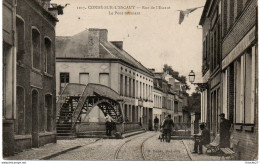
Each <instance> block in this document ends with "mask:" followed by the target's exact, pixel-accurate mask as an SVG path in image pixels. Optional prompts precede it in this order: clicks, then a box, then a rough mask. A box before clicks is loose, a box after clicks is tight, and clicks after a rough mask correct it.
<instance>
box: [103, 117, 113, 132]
mask: <svg viewBox="0 0 260 164" xmlns="http://www.w3.org/2000/svg"><path fill="white" fill-rule="evenodd" d="M105 121H106V135H108V136H111V131H112V121H113V118H112V117H111V116H110V115H109V114H108V115H107V116H106V117H105Z"/></svg>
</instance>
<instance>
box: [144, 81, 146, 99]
mask: <svg viewBox="0 0 260 164" xmlns="http://www.w3.org/2000/svg"><path fill="white" fill-rule="evenodd" d="M143 98H144V99H146V95H145V84H144V83H143Z"/></svg>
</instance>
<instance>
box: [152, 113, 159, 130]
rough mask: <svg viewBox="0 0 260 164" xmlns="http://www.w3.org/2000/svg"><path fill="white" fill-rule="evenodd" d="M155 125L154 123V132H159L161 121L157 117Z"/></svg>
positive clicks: (154, 121)
mask: <svg viewBox="0 0 260 164" xmlns="http://www.w3.org/2000/svg"><path fill="white" fill-rule="evenodd" d="M153 123H154V130H155V131H156V132H157V130H158V125H159V119H158V118H157V116H155V118H154V120H153Z"/></svg>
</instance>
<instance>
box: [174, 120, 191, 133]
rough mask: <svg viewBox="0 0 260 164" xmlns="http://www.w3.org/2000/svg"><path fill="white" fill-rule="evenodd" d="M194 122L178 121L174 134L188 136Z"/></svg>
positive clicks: (175, 124)
mask: <svg viewBox="0 0 260 164" xmlns="http://www.w3.org/2000/svg"><path fill="white" fill-rule="evenodd" d="M191 127H192V123H187V122H177V123H174V130H173V134H174V135H176V136H187V135H191Z"/></svg>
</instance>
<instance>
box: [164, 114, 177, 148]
mask: <svg viewBox="0 0 260 164" xmlns="http://www.w3.org/2000/svg"><path fill="white" fill-rule="evenodd" d="M162 127H163V131H164V134H165V136H166V142H169V143H170V141H171V133H172V129H173V128H174V123H173V120H172V119H171V115H170V114H169V115H168V116H167V117H166V119H165V120H164V121H163V125H162Z"/></svg>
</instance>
